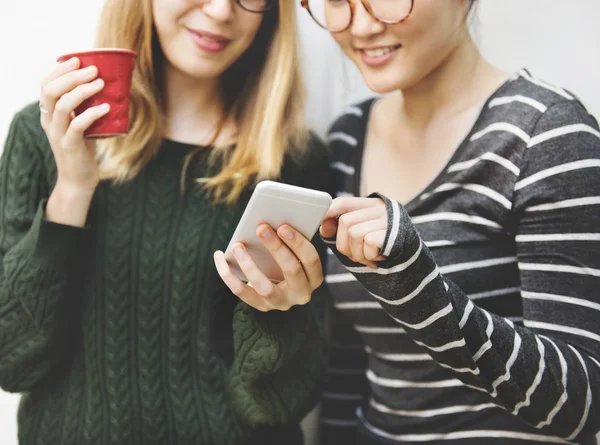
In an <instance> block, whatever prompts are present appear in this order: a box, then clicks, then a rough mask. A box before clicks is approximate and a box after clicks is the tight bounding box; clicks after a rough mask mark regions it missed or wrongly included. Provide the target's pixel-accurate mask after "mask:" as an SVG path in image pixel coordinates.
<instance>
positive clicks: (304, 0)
mask: <svg viewBox="0 0 600 445" xmlns="http://www.w3.org/2000/svg"><path fill="white" fill-rule="evenodd" d="M345 1H346V2H348V4H349V5H350V21H349V22H348V26H346V27H345V28H344V29H339V30H337V31H330V30H329V29H327V28H326V27H325V26H323V25H321V24H320V23H319V22H318V20H317V19H316V18H315V16H314V15H313V13H312V12H311V11H310V6H309V5H308V2H309V0H300V6H302V7H303V8H304V9H306V10H307V11H308V13H309V14H310V16H311V17H312V19H313V20H314V21H315V23H316V24H317V25H319V26H320V27H321V28H323V29H325V30H326V31H329V32H333V33H336V32H344V31H346V30H347V29H348V28H350V25H352V21H353V20H354V8H356V2H361V3H362V5H363V6H364V8H365V9H366V10H367V12H368V13H369V15H370V16H371V17H373V18H374V19H375V20H377V21H379V22H381V23H385V24H387V25H395V24H396V23H402V22H403V21H405V20H406V19H408V18H409V17H410V15H411V14H412V12H413V9H414V7H415V0H410V10H409V11H408V14H406V17H404V18H403V19H401V20H382V19H380V18H379V17H377V16H376V15H375V14H374V13H373V7H372V6H371V3H370V1H369V0H345Z"/></svg>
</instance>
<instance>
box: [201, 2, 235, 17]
mask: <svg viewBox="0 0 600 445" xmlns="http://www.w3.org/2000/svg"><path fill="white" fill-rule="evenodd" d="M234 3H235V0H205V1H204V7H203V10H204V13H205V14H207V15H209V16H210V17H211V18H213V19H214V20H216V21H219V22H227V21H229V20H231V18H232V17H233V8H234V7H235V5H234Z"/></svg>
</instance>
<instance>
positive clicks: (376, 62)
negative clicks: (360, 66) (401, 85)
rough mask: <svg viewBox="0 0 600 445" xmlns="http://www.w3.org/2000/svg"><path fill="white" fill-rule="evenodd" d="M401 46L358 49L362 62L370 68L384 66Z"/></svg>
mask: <svg viewBox="0 0 600 445" xmlns="http://www.w3.org/2000/svg"><path fill="white" fill-rule="evenodd" d="M400 48H402V45H390V46H376V47H375V46H374V47H370V48H358V52H359V53H360V56H361V59H362V61H363V62H364V63H365V64H366V65H368V66H370V67H379V66H382V65H385V64H386V63H387V62H388V61H389V60H390V59H391V58H392V57H394V55H395V54H396V52H397V51H398V50H399V49H400Z"/></svg>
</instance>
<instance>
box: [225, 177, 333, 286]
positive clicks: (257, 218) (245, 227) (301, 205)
mask: <svg viewBox="0 0 600 445" xmlns="http://www.w3.org/2000/svg"><path fill="white" fill-rule="evenodd" d="M331 201H332V198H331V195H329V193H325V192H321V191H318V190H311V189H307V188H303V187H297V186H293V185H288V184H282V183H280V182H274V181H261V182H260V183H258V185H257V186H256V188H255V189H254V192H253V193H252V196H251V197H250V201H249V202H248V205H247V206H246V210H244V214H243V215H242V218H241V219H240V222H239V223H238V225H237V228H236V229H235V232H234V233H233V236H232V237H231V241H230V242H229V246H227V250H225V259H226V260H227V262H228V263H229V266H230V267H231V270H232V272H233V273H235V274H236V275H237V276H238V278H240V279H241V280H243V281H245V282H247V281H248V280H247V278H246V276H245V275H244V273H243V272H242V270H241V269H240V268H239V266H238V263H237V261H236V259H235V257H234V256H233V253H232V251H231V248H232V246H233V244H234V243H237V242H240V243H242V244H244V245H245V246H246V249H247V250H248V253H249V254H250V256H251V257H252V259H253V260H254V262H255V263H256V265H257V266H258V268H259V269H260V270H261V271H262V272H263V273H264V274H265V275H266V276H267V277H268V278H269V279H270V280H271V281H273V282H275V283H278V282H280V281H282V280H283V273H282V272H281V269H280V268H279V266H278V265H277V263H276V262H275V260H274V259H273V257H272V256H271V254H270V253H269V251H268V250H267V249H266V248H265V247H264V246H263V243H262V241H261V240H260V238H259V237H258V236H257V235H256V229H257V228H258V226H259V225H261V224H263V223H266V224H269V225H270V226H271V227H272V228H273V229H275V230H277V229H278V228H279V227H280V226H281V225H282V224H288V225H289V226H291V227H293V228H294V229H296V230H297V231H298V232H300V233H301V234H302V235H304V237H305V238H306V239H308V240H311V239H312V237H313V236H314V235H315V233H316V232H317V230H318V228H319V226H320V225H321V221H322V220H323V217H324V216H325V213H326V212H327V209H329V206H330V205H331Z"/></svg>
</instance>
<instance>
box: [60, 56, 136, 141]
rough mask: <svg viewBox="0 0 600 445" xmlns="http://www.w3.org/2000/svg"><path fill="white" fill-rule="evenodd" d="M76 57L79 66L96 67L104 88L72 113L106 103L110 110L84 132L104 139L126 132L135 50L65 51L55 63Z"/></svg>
mask: <svg viewBox="0 0 600 445" xmlns="http://www.w3.org/2000/svg"><path fill="white" fill-rule="evenodd" d="M73 57H77V58H78V59H79V61H80V67H81V68H85V67H87V66H90V65H94V66H96V67H97V68H98V78H100V79H102V80H104V88H103V89H102V91H100V92H99V93H97V94H95V95H94V96H92V97H90V98H89V99H87V100H85V101H84V102H83V103H82V104H81V105H80V106H79V107H77V109H76V110H75V114H77V115H79V114H81V113H83V112H84V111H85V110H87V109H88V108H90V107H95V106H97V105H102V104H104V103H108V104H109V105H110V111H109V112H108V113H107V114H105V115H104V116H102V117H101V118H100V119H98V120H97V121H96V122H94V123H93V124H92V125H91V126H90V127H89V128H88V129H87V130H86V131H85V133H84V136H85V137H89V138H106V137H112V136H118V135H123V134H127V132H129V103H130V97H131V79H132V77H133V68H134V66H135V57H136V53H135V52H133V51H130V50H127V49H118V48H99V49H93V50H89V51H81V52H76V53H71V54H65V55H64V56H61V57H59V58H58V62H59V63H62V62H66V61H67V60H69V59H71V58H73Z"/></svg>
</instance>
